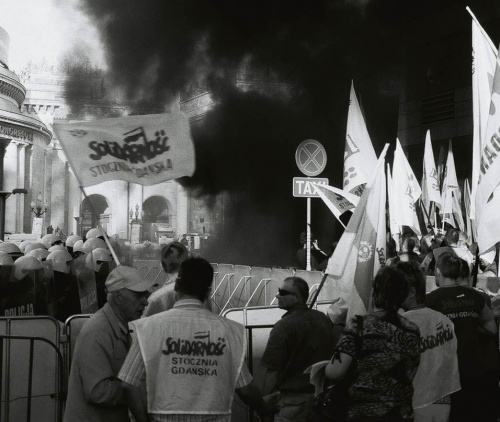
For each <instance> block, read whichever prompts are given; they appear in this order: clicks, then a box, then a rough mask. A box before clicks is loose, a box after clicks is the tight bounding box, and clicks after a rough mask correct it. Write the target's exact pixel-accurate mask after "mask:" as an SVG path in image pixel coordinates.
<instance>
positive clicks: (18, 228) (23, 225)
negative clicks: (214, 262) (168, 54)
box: [0, 28, 218, 242]
mask: <svg viewBox="0 0 500 422" xmlns="http://www.w3.org/2000/svg"><path fill="white" fill-rule="evenodd" d="M0 31H1V32H0V37H1V39H0V41H1V42H0V46H2V48H1V50H0V58H1V61H0V65H1V66H0V141H1V145H3V148H5V157H4V171H3V175H4V177H3V190H6V191H12V190H13V189H15V188H24V189H26V191H27V194H26V195H24V196H21V195H16V196H15V197H13V198H10V199H7V204H6V205H7V213H6V219H5V232H6V233H31V232H32V230H33V217H34V214H33V213H32V208H31V204H32V202H33V201H36V199H37V197H38V198H40V199H41V201H40V202H41V206H42V211H43V208H45V209H46V211H45V213H43V215H42V216H41V218H43V227H44V228H43V230H44V233H45V232H46V231H47V228H49V230H50V229H53V230H57V229H59V231H60V232H62V233H64V234H71V233H74V234H79V235H84V234H85V233H86V231H88V230H89V229H90V228H92V227H96V226H97V223H98V220H99V221H100V223H101V225H102V227H103V228H104V229H105V230H106V231H107V233H108V234H109V235H110V236H112V235H118V236H119V237H120V238H122V239H130V236H131V222H132V220H135V221H137V220H140V223H141V224H142V230H141V236H140V241H145V240H149V241H152V242H159V241H166V240H168V239H171V238H177V237H181V236H182V235H183V234H185V233H198V234H200V235H212V234H214V233H215V231H216V230H217V224H216V220H217V219H218V218H216V217H218V214H217V210H216V209H215V208H216V207H217V201H215V202H212V204H211V205H210V206H207V204H206V203H205V201H204V200H200V199H196V198H191V197H190V195H189V193H188V192H187V191H186V190H185V189H184V188H183V187H182V186H181V185H180V184H179V183H177V182H176V181H169V182H165V183H161V184H158V185H154V186H140V185H135V184H130V183H127V182H123V181H111V182H105V183H101V184H99V185H96V186H92V187H88V188H85V194H86V197H85V195H84V194H83V193H82V192H81V190H80V189H79V186H78V183H77V180H76V178H75V177H74V175H73V172H72V169H71V168H70V166H69V164H68V161H67V159H66V157H65V154H64V151H63V150H62V148H61V146H60V143H59V142H58V140H57V138H56V137H55V136H54V131H53V128H52V126H53V124H54V123H57V122H67V121H70V120H76V119H79V120H91V119H99V118H105V117H117V116H125V115H128V114H129V113H130V109H129V107H128V106H127V105H123V104H118V103H116V102H113V101H110V100H108V99H106V86H105V80H104V77H103V75H102V72H101V71H100V70H99V69H96V68H93V67H92V66H90V65H89V64H83V65H82V64H81V63H79V64H78V66H75V65H74V64H73V65H72V64H70V63H62V64H61V65H57V64H54V63H47V62H46V61H42V62H40V63H30V64H28V66H27V67H26V68H25V69H23V70H22V71H21V72H19V76H17V75H15V74H14V73H13V72H11V71H10V70H9V69H8V60H7V59H6V58H7V57H8V34H7V33H6V32H5V31H3V30H2V29H1V28H0ZM193 101H196V98H195V99H194V100H193ZM209 105H210V104H208V105H207V107H208V106H209ZM187 108H192V107H191V105H190V104H189V102H188V107H187ZM196 114H197V112H193V113H191V115H192V116H193V115H196ZM192 116H190V117H192ZM213 204H215V205H213ZM92 208H93V209H94V212H93V211H92Z"/></svg>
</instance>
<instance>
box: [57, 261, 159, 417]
mask: <svg viewBox="0 0 500 422" xmlns="http://www.w3.org/2000/svg"><path fill="white" fill-rule="evenodd" d="M153 283H154V281H150V280H145V279H144V278H143V277H141V275H140V274H139V272H138V271H137V270H136V269H135V268H131V267H126V266H124V265H120V266H118V267H116V268H115V269H114V270H113V271H111V273H110V274H109V276H108V278H107V279H106V284H105V286H106V292H107V303H106V304H105V305H104V307H103V308H101V309H100V310H99V311H97V312H96V313H95V314H94V315H93V316H92V318H91V319H90V320H89V321H88V322H87V323H86V324H85V326H84V327H83V329H82V331H81V333H80V335H79V336H78V340H77V342H76V346H75V352H74V354H73V361H72V364H71V371H70V374H69V383H68V399H67V402H66V411H65V413H64V421H65V422H91V421H92V422H101V421H102V422H104V421H105V422H115V421H116V422H118V421H120V422H123V421H125V422H127V421H129V416H128V410H127V403H126V399H125V394H124V393H125V388H126V387H125V384H124V383H123V382H122V381H120V380H119V379H118V378H117V375H118V372H119V371H120V368H121V366H122V364H123V361H124V360H125V357H126V356H127V352H128V350H129V348H130V335H129V330H128V323H129V322H130V321H133V320H135V319H138V318H140V317H141V315H142V312H143V311H144V308H145V307H146V305H147V304H148V290H149V289H150V288H151V287H152V285H153Z"/></svg>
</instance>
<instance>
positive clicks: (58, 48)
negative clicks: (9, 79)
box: [0, 0, 106, 71]
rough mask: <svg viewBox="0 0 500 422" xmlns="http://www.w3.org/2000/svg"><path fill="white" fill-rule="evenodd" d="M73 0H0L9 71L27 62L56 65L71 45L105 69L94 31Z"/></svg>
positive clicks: (97, 38) (99, 44)
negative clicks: (5, 32)
mask: <svg viewBox="0 0 500 422" xmlns="http://www.w3.org/2000/svg"><path fill="white" fill-rule="evenodd" d="M75 4H76V2H75V1H74V0H0V26H1V27H2V28H4V29H5V30H6V31H7V32H8V33H9V36H10V48H9V68H10V69H11V70H13V71H20V70H21V69H22V68H23V67H24V66H25V65H26V64H27V63H28V62H29V61H35V62H37V61H41V60H42V59H43V58H46V59H47V60H48V61H49V62H56V61H57V60H58V59H60V58H62V57H64V55H65V54H67V53H69V52H70V51H72V50H73V48H74V47H75V46H80V47H84V48H85V50H86V51H87V53H88V55H89V57H90V59H91V61H92V62H93V63H94V64H96V65H99V67H100V68H105V67H106V66H105V60H104V53H103V47H102V44H101V42H100V39H99V35H98V32H97V30H96V28H95V27H94V26H93V25H92V23H91V21H90V20H89V19H88V18H87V17H85V15H84V14H83V13H82V12H81V11H80V10H78V8H77V7H76V5H75Z"/></svg>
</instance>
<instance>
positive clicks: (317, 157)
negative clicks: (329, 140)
mask: <svg viewBox="0 0 500 422" xmlns="http://www.w3.org/2000/svg"><path fill="white" fill-rule="evenodd" d="M295 162H296V163H297V167H298V168H299V170H300V171H301V172H302V173H304V174H305V175H306V176H311V177H314V176H317V175H318V174H320V173H321V172H322V171H323V170H324V169H325V166H326V151H325V148H324V147H323V145H321V144H320V143H319V142H318V141H315V140H314V139H306V140H305V141H304V142H302V143H301V144H300V145H299V146H298V148H297V151H296V152H295Z"/></svg>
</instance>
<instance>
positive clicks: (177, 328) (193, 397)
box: [130, 305, 246, 414]
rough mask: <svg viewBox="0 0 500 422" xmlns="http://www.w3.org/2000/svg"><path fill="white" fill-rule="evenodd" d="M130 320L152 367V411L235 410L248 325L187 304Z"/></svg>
mask: <svg viewBox="0 0 500 422" xmlns="http://www.w3.org/2000/svg"><path fill="white" fill-rule="evenodd" d="M130 324H131V325H132V328H133V330H134V331H135V334H136V335H137V339H138V341H139V347H140V349H141V354H142V357H143V359H144V363H145V366H146V385H147V393H148V412H149V413H153V414H176V413H182V414H230V413H231V404H232V400H233V395H234V388H235V386H236V382H237V380H238V376H239V374H240V370H241V367H242V365H243V363H244V358H245V351H246V336H245V327H243V326H242V325H241V324H238V323H236V322H234V321H230V320H228V319H226V318H223V317H221V316H219V315H216V314H214V313H212V312H210V311H208V310H207V309H204V308H202V307H201V306H200V307H196V308H195V307H189V306H187V305H186V306H185V307H178V308H174V309H171V310H169V311H166V312H162V313H160V314H156V315H152V316H150V317H148V318H142V319H139V320H136V321H133V322H131V323H130Z"/></svg>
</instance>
